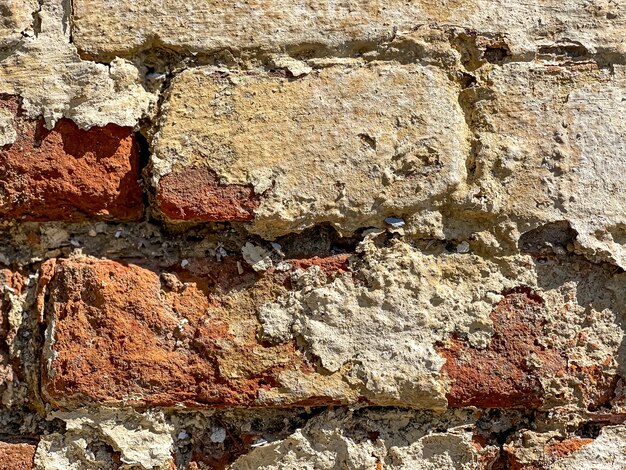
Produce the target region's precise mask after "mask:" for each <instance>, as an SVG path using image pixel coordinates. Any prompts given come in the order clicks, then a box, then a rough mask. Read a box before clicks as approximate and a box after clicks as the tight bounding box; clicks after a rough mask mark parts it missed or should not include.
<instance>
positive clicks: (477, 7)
mask: <svg viewBox="0 0 626 470" xmlns="http://www.w3.org/2000/svg"><path fill="white" fill-rule="evenodd" d="M153 6H154V2H153V1H151V0H139V1H133V2H130V1H128V0H115V1H112V2H106V3H105V2H100V1H98V0H77V1H76V2H75V7H74V8H75V9H74V11H75V17H74V25H75V29H74V35H75V37H76V41H77V44H78V46H79V48H80V49H81V50H83V51H84V52H85V53H87V54H89V55H103V56H104V57H111V56H114V55H116V54H125V53H126V54H128V53H132V52H135V51H137V50H138V49H145V48H149V47H154V46H160V45H163V46H165V47H173V48H184V49H187V50H189V51H190V52H192V51H202V50H205V51H215V50H219V49H235V50H237V49H246V48H255V49H257V48H259V49H265V50H267V49H270V50H280V49H281V48H283V47H285V46H287V47H289V46H291V47H294V48H296V47H297V46H301V45H304V46H305V47H306V46H308V47H309V48H313V47H314V46H317V45H320V46H325V47H329V48H331V47H336V48H339V49H341V48H343V47H346V44H348V45H349V44H350V43H352V42H354V43H356V44H357V47H355V49H358V44H359V43H367V42H370V41H371V42H375V41H376V40H377V39H379V38H386V37H390V36H392V35H393V34H394V31H395V30H398V29H399V30H407V29H410V28H412V27H415V26H417V25H420V24H427V23H431V22H437V23H440V24H442V25H446V26H448V25H449V26H460V27H463V28H467V29H473V30H478V31H484V32H496V33H506V34H507V36H510V40H511V43H512V44H513V45H514V46H515V50H516V52H517V51H519V52H520V53H522V52H525V51H527V50H528V49H531V48H532V46H533V43H534V42H535V41H546V42H547V41H550V42H558V41H559V40H572V39H574V38H575V39H576V40H578V41H580V42H582V44H583V45H584V46H585V47H588V48H590V49H592V50H594V49H608V50H609V51H611V52H612V51H619V52H624V49H623V44H622V43H621V41H620V39H621V37H620V34H623V32H624V28H625V23H624V21H625V20H624V15H625V14H626V12H625V11H624V8H623V5H621V4H620V3H619V2H612V1H607V0H600V1H594V2H588V1H585V0H566V1H565V2H564V1H561V0H548V1H544V2H523V3H519V2H508V1H506V0H497V1H490V0H473V1H471V2H467V1H462V0H450V1H440V0H419V1H415V2H404V1H400V0H394V1H382V0H373V1H368V2H365V3H355V2H352V1H350V0H339V1H336V2H335V1H333V2H330V1H327V0H307V1H304V2H298V1H294V0H269V1H268V0H263V1H261V0H254V1H248V2H244V1H236V2H223V1H218V0H212V1H209V2H205V1H201V0H193V1H191V2H184V3H182V2H179V1H177V0H168V1H166V2H161V3H159V7H160V8H159V9H158V10H157V11H155V10H154V9H153ZM305 50H306V49H305Z"/></svg>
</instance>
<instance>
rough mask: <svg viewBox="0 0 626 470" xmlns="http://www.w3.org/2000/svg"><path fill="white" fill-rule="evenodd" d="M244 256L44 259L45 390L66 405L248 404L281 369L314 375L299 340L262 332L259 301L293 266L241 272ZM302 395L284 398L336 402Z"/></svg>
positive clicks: (280, 286) (274, 292)
mask: <svg viewBox="0 0 626 470" xmlns="http://www.w3.org/2000/svg"><path fill="white" fill-rule="evenodd" d="M318 261H319V260H318ZM238 262H239V263H241V264H243V265H244V266H245V263H243V262H242V261H241V260H240V259H236V258H234V257H227V258H225V259H224V260H223V261H222V262H221V263H217V262H211V261H207V260H191V262H190V264H189V266H188V267H187V268H186V269H185V270H183V269H182V268H171V269H165V270H160V269H157V268H156V267H153V268H149V267H147V266H143V267H141V266H138V265H135V264H123V263H121V262H116V261H109V260H95V259H88V258H85V259H70V260H67V259H64V260H57V261H56V262H54V261H49V262H47V263H45V264H44V269H42V280H41V281H40V292H41V297H45V298H46V301H45V314H46V317H47V320H48V322H52V321H54V329H53V332H54V334H53V342H52V343H51V344H50V345H51V347H52V349H53V350H54V353H53V356H54V357H53V359H52V360H51V362H50V363H48V362H47V361H45V360H44V374H43V382H42V391H43V394H44V396H45V397H46V399H47V400H48V401H50V402H52V403H53V404H54V405H56V406H60V407H65V408H72V407H74V406H79V405H81V404H85V403H89V402H126V403H131V404H140V405H156V406H171V405H175V404H179V403H180V404H184V405H186V406H190V407H210V406H247V405H255V404H259V402H258V400H257V399H258V394H259V392H260V391H261V390H270V389H272V388H274V387H279V386H280V384H279V375H280V373H281V372H282V371H285V370H289V371H293V370H298V371H300V372H301V373H302V374H305V375H307V376H310V375H311V374H312V377H313V378H315V377H316V376H317V374H316V372H314V371H315V368H314V367H313V366H312V365H311V364H309V363H308V362H307V360H306V359H305V357H304V355H303V354H302V353H301V352H300V351H298V350H297V349H296V346H295V342H288V343H284V344H278V345H274V344H268V343H265V342H262V341H259V340H258V339H257V329H258V327H259V323H258V320H257V317H256V307H257V306H259V305H262V304H263V303H264V302H267V301H270V300H273V299H276V297H277V296H278V295H279V294H281V293H283V292H285V289H286V287H285V285H287V284H288V274H286V273H267V274H264V275H259V274H257V273H255V272H253V271H251V270H246V271H245V272H244V273H243V274H242V275H239V274H238V266H237V264H238ZM327 264H329V265H332V264H333V263H332V262H329V263H327ZM183 318H185V319H186V322H187V323H185V324H184V327H183V328H182V329H181V328H180V327H179V325H181V324H183V323H182V320H183ZM229 371H230V372H229ZM233 371H236V372H235V373H233ZM305 399H306V400H303V398H302V397H298V398H294V400H293V402H291V403H287V404H292V405H304V404H306V403H309V402H311V403H313V402H315V403H316V404H325V405H327V404H332V403H336V400H333V399H331V398H329V397H316V396H313V397H305ZM284 404H285V403H284V402H281V405H284Z"/></svg>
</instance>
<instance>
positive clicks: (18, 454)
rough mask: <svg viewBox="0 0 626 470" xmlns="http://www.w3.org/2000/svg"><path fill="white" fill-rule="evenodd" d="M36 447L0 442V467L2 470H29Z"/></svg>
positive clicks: (31, 466)
mask: <svg viewBox="0 0 626 470" xmlns="http://www.w3.org/2000/svg"><path fill="white" fill-rule="evenodd" d="M35 449H36V447H35V446H34V445H32V444H12V443H9V442H0V465H1V466H2V469H3V470H31V469H32V468H33V459H34V457H35Z"/></svg>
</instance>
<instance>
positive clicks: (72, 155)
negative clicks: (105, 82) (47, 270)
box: [0, 95, 143, 221]
mask: <svg viewBox="0 0 626 470" xmlns="http://www.w3.org/2000/svg"><path fill="white" fill-rule="evenodd" d="M18 102H19V100H18V99H17V98H15V97H11V96H6V95H4V96H0V109H4V110H8V111H9V112H10V113H11V114H13V115H14V116H15V119H14V126H15V130H16V133H17V139H16V140H15V142H14V143H12V144H10V145H5V146H3V147H1V148H0V218H10V219H19V220H37V221H45V220H78V219H86V218H100V219H118V220H133V219H137V218H139V217H140V216H141V214H142V212H143V202H142V197H143V196H142V190H141V187H140V185H139V183H138V179H139V157H138V148H137V144H136V142H135V139H134V135H133V131H132V129H130V128H124V127H120V126H116V125H114V124H109V125H107V126H106V127H102V128H96V127H94V128H91V129H90V130H88V131H85V130H81V129H79V128H78V127H77V126H76V124H74V123H73V122H71V121H69V120H66V119H62V120H60V121H59V122H58V123H57V125H56V126H55V127H54V129H52V130H47V129H46V128H45V127H44V122H43V120H31V119H28V118H27V117H26V116H24V114H23V113H22V111H21V110H20V108H19V104H18Z"/></svg>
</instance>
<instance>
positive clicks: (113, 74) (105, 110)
mask: <svg viewBox="0 0 626 470" xmlns="http://www.w3.org/2000/svg"><path fill="white" fill-rule="evenodd" d="M3 3H5V2H4V1H3ZM9 3H11V4H12V5H13V6H11V7H10V8H17V11H21V8H24V7H22V6H20V4H23V5H24V6H26V5H28V4H30V3H31V2H30V1H27V2H22V1H21V0H20V1H10V2H9ZM40 3H41V5H40V6H39V8H38V9H37V11H36V13H33V14H32V15H31V14H30V12H29V13H28V15H30V21H31V22H32V26H31V27H30V28H28V29H27V31H26V32H25V34H23V35H22V36H23V37H21V38H20V40H19V42H18V43H17V44H16V46H15V50H14V51H12V53H9V54H4V53H0V93H8V94H16V95H20V96H21V97H22V99H23V106H24V109H25V110H26V112H27V113H28V115H29V116H30V117H31V118H37V117H40V116H42V117H43V118H44V119H45V122H46V127H47V128H48V129H51V128H53V127H54V125H55V124H56V122H57V121H58V120H59V119H60V118H62V117H67V118H70V119H73V120H74V121H75V123H76V124H77V125H78V126H79V127H81V128H83V129H89V128H90V127H93V126H105V125H107V124H109V123H114V124H117V125H120V126H134V125H135V124H136V123H137V121H138V120H139V119H140V118H141V117H142V116H143V115H144V114H145V113H146V112H147V111H148V108H149V106H150V104H151V103H153V102H154V100H155V97H154V95H152V94H151V93H149V92H147V91H146V90H145V88H144V87H143V77H142V72H141V70H140V69H138V68H137V67H136V66H135V65H133V64H132V63H130V62H129V61H126V60H121V59H117V60H113V61H112V62H111V63H110V64H101V63H96V62H90V61H82V60H80V57H79V56H78V52H77V51H76V48H75V47H74V46H73V45H72V44H71V42H70V24H69V22H70V20H69V13H68V12H67V11H66V10H67V9H68V8H69V2H66V1H65V0H42V1H41V2H40ZM35 5H37V2H35ZM2 10H3V9H2V3H0V11H2ZM27 11H28V10H27ZM0 31H1V30H0ZM1 37H2V36H1V34H0V38H1Z"/></svg>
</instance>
